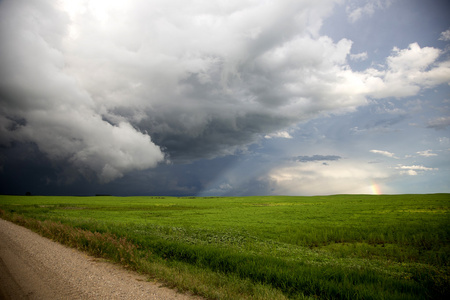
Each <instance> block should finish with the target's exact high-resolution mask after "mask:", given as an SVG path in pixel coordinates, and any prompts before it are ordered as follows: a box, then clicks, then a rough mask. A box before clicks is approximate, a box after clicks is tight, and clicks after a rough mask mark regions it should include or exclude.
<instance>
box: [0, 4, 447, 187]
mask: <svg viewBox="0 0 450 300" xmlns="http://www.w3.org/2000/svg"><path fill="white" fill-rule="evenodd" d="M391 2H394V1H333V0H325V1H309V0H301V1H298V0H295V1H294V0H292V1H290V0H284V1H251V0H249V1H195V2H188V1H157V0H154V1H153V0H152V1H148V0H145V1H144V0H129V1H88V0H85V1H68V0H67V1H46V0H39V1H36V0H21V1H12V0H4V1H2V2H0V78H1V81H0V92H1V93H0V101H1V107H0V132H1V136H0V144H1V146H2V147H5V148H11V147H16V145H17V144H22V145H24V144H30V143H31V144H33V145H36V146H37V149H38V150H39V152H40V153H42V154H43V155H44V156H45V157H46V158H47V159H48V160H49V161H50V162H51V163H52V164H54V165H55V166H59V167H57V168H56V169H58V170H59V171H58V172H59V173H58V174H59V175H58V176H66V177H67V176H68V177H70V178H71V179H70V180H76V179H74V178H78V177H79V176H82V178H87V179H88V180H89V181H93V180H94V179H95V180H94V181H97V182H100V183H108V182H112V181H114V180H117V179H119V178H121V177H124V176H125V177H126V176H127V174H129V173H130V172H131V173H133V172H135V171H139V170H141V171H143V170H148V169H152V168H158V166H159V168H163V167H161V164H162V163H169V165H167V166H166V167H165V168H170V165H172V166H173V165H179V164H184V163H194V164H195V162H196V161H199V160H204V159H209V160H214V159H218V158H221V157H227V156H229V155H234V156H236V155H245V156H246V157H247V158H246V159H250V158H251V157H252V155H253V157H255V156H258V157H259V156H260V155H268V154H267V153H268V152H267V151H269V150H266V148H265V145H266V143H273V144H274V145H275V143H281V141H282V140H283V141H290V142H291V143H292V144H290V146H288V147H287V148H289V149H288V150H286V149H284V150H283V151H281V150H277V151H278V152H277V153H275V154H274V153H272V154H271V156H270V157H271V158H270V159H269V160H268V161H267V162H266V167H265V168H263V169H261V170H260V173H259V174H253V175H252V176H253V177H252V178H250V177H249V178H246V179H245V180H254V181H255V180H256V181H258V182H260V183H264V184H266V185H268V186H272V191H271V192H273V193H279V194H283V193H290V194H317V193H337V192H338V193H350V192H367V193H370V192H371V190H370V189H371V186H373V180H375V179H376V180H386V181H388V179H389V178H392V177H393V176H396V174H397V175H401V174H404V172H409V173H408V174H409V175H417V174H418V172H420V171H428V170H434V168H426V167H423V169H420V168H416V167H417V166H418V165H410V167H408V168H406V167H405V166H402V167H398V166H396V165H392V166H387V165H383V164H368V163H365V164H364V163H363V162H362V161H364V159H361V158H358V159H353V158H351V157H346V156H347V155H350V154H352V155H354V153H350V152H352V151H350V152H348V151H347V152H348V153H347V152H346V151H342V150H338V148H340V147H341V145H340V144H339V142H336V143H337V144H335V145H328V149H326V150H327V151H325V152H324V151H323V150H322V151H320V152H316V153H319V154H321V155H332V154H335V153H338V154H339V155H341V156H343V157H344V156H345V157H346V158H344V159H342V160H339V161H333V162H329V163H325V164H324V163H321V162H319V161H314V162H308V163H301V162H296V164H297V165H296V166H289V167H288V166H285V165H284V163H283V160H282V159H281V158H282V157H283V156H289V155H292V156H298V155H308V154H314V153H311V152H309V153H308V152H305V153H301V152H296V151H294V149H301V147H309V150H308V151H318V149H313V148H314V147H312V145H313V144H314V143H316V145H318V143H322V142H319V141H321V140H323V139H328V140H329V138H330V137H329V136H327V135H326V134H323V132H322V133H321V132H316V133H315V134H314V140H315V141H314V142H313V143H312V144H311V143H309V144H308V143H307V142H306V141H305V140H302V139H298V138H297V139H296V138H295V136H296V135H295V132H301V130H302V128H308V126H306V125H305V126H304V124H308V122H314V120H326V119H328V120H331V119H333V118H342V116H348V118H351V117H352V115H354V114H358V113H361V111H363V110H364V109H367V108H371V107H373V106H374V105H380V107H381V105H384V112H387V111H390V112H391V113H392V114H393V115H397V116H399V118H401V116H405V115H407V114H408V113H409V112H412V111H414V109H416V111H419V110H420V108H418V107H419V106H422V107H423V106H425V105H427V101H428V103H429V102H430V101H434V100H430V99H425V98H424V97H423V96H422V95H423V94H424V93H430V92H431V91H433V89H438V90H439V91H441V92H440V93H441V94H442V93H443V92H442V89H444V90H446V91H448V84H449V83H450V59H449V56H448V44H445V43H443V42H447V41H448V40H449V39H448V28H449V27H448V26H446V27H444V28H440V29H439V34H438V35H436V37H435V41H441V43H443V44H442V46H441V47H440V48H439V47H437V46H436V45H420V43H419V42H418V41H417V40H410V41H408V44H406V45H404V46H402V47H400V46H398V45H397V44H391V45H389V44H387V45H383V46H384V47H385V48H388V49H390V54H388V55H387V56H386V57H384V58H383V59H381V61H380V60H378V61H377V63H374V61H373V59H374V58H373V55H374V53H375V52H376V51H375V50H376V49H375V50H374V49H373V48H371V49H362V50H361V49H358V50H353V47H354V43H355V41H353V40H351V39H350V38H347V37H344V38H337V39H336V38H334V37H332V36H331V35H328V34H327V33H326V32H323V25H324V23H325V22H326V21H327V19H328V18H330V17H331V16H332V15H333V14H334V13H335V11H337V10H339V9H343V10H344V11H345V13H346V15H347V18H346V20H345V21H344V22H347V24H349V26H354V24H360V23H362V22H364V19H367V18H375V15H376V14H377V13H384V12H386V11H388V10H389V9H394V8H392V7H393V6H394V4H395V3H391ZM355 26H357V25H355ZM358 47H360V46H358ZM371 61H372V63H370V62H371ZM359 63H360V64H361V65H358V64H359ZM363 64H365V66H363ZM444 93H445V92H444ZM414 97H415V98H414ZM447 97H448V98H447V99H449V98H450V96H449V95H448V93H447ZM401 100H404V102H403V103H409V104H402V105H397V104H393V103H396V102H395V101H401ZM441 100H444V99H441ZM414 101H416V102H414ZM382 103H387V104H382ZM389 103H390V104H389ZM414 103H415V104H414ZM433 103H434V102H433ZM447 103H448V102H447ZM389 105H390V106H391V107H388V106H389ZM414 105H415V106H414ZM433 105H435V106H440V107H441V111H442V107H444V105H443V104H442V103H441V102H440V103H439V104H433ZM447 107H448V105H447ZM417 109H419V110H417ZM445 109H447V108H445ZM380 115H381V114H380ZM423 117H425V116H423ZM426 117H427V118H428V119H426V120H420V121H421V122H422V124H425V125H420V126H422V127H427V129H426V130H429V131H430V130H440V131H441V132H442V134H441V135H440V136H439V138H441V139H445V138H448V127H449V125H450V123H449V122H448V120H449V118H448V116H447V115H438V114H430V115H427V116H426ZM340 122H341V121H340ZM379 122H384V121H383V120H381V119H380V120H379ZM375 124H376V121H375ZM350 128H354V132H359V133H361V134H362V133H363V132H365V133H368V132H371V131H370V130H372V129H373V128H378V129H380V128H379V127H377V126H372V127H371V128H365V129H362V127H359V126H358V125H357V124H356V123H355V124H352V126H350ZM383 128H384V130H389V127H383ZM378 129H377V130H378ZM303 130H304V129H303ZM319 131H320V130H319ZM264 137H265V139H264ZM435 140H437V137H436V139H435ZM385 143H386V142H385ZM255 145H260V147H261V148H260V150H252V149H253V148H252V147H255ZM267 145H269V144H267ZM269 146H270V145H269ZM347 146H349V145H348V144H347ZM381 146H383V147H381ZM386 146H387V147H386ZM367 147H368V149H361V152H360V153H368V152H369V150H370V149H373V148H375V147H376V145H373V146H371V147H370V148H369V145H367ZM397 147H398V146H397ZM423 147H426V148H425V149H429V148H430V147H428V144H427V145H424V146H423ZM423 147H422V148H421V149H417V150H416V151H410V152H411V153H417V154H418V155H416V156H419V157H423V158H436V157H433V156H438V154H437V152H435V150H439V149H434V148H433V149H429V150H423ZM380 148H381V149H382V148H388V149H394V147H392V148H391V147H389V145H387V144H384V145H380ZM267 149H268V148H267ZM278 149H279V148H278ZM397 149H398V148H397ZM420 151H422V152H420ZM439 151H444V150H443V149H440V150H439ZM266 152H267V153H266ZM344 152H345V153H344ZM370 152H372V153H373V154H379V155H381V156H384V157H388V158H389V157H390V158H396V157H395V156H394V154H393V153H391V152H388V151H384V150H370ZM395 152H399V151H397V150H395ZM433 154H434V155H433ZM441 154H442V155H445V154H444V153H443V152H442V153H441V152H439V155H441ZM447 154H448V153H447ZM405 155H407V154H405ZM4 156H6V154H5V155H4ZM399 157H400V156H399ZM402 157H403V156H402ZM280 159H281V160H280ZM370 159H373V158H370V156H368V158H367V160H368V161H369V160H370ZM252 161H253V163H254V164H256V160H252ZM247 163H249V162H247ZM405 163H408V162H405ZM244 165H245V164H244ZM361 166H364V167H361ZM404 167H405V168H404ZM238 170H239V168H236V171H235V173H233V175H228V176H226V177H224V178H223V179H221V180H222V181H221V180H220V179H217V182H216V183H217V187H219V188H217V187H216V188H214V187H212V188H209V190H210V191H212V190H216V191H218V190H227V191H230V190H234V191H235V192H236V193H238V192H237V191H238V187H237V186H235V182H237V181H238V180H236V178H237V177H239V176H238V175H237V173H238ZM396 171H397V173H396ZM168 172H169V173H168V174H170V171H168ZM412 173H415V174H412ZM168 176H170V175H168ZM198 176H199V178H200V177H202V176H201V175H198ZM240 176H241V175H240ZM167 180H168V181H170V180H169V179H167ZM371 180H372V181H371ZM199 182H204V180H203V179H199ZM299 182H303V184H302V185H299ZM305 182H308V184H306V185H307V186H308V187H307V188H305V187H304V186H305V184H304V183H305ZM324 182H327V183H329V184H328V185H327V188H326V189H325V190H321V188H323V186H324V185H323V183H324ZM233 183H234V184H233ZM202 184H203V183H202ZM202 184H200V183H197V189H198V190H197V192H199V191H201V190H203V192H204V190H205V189H206V186H208V185H210V183H208V184H206V185H205V184H203V185H204V186H200V185H202ZM180 185H181V183H180V180H178V181H177V182H174V183H171V184H170V185H168V187H167V189H169V188H175V189H180V190H182V189H183V188H187V187H181V186H180ZM273 186H274V187H273ZM299 186H303V187H302V188H299ZM220 187H227V189H224V188H220ZM194 190H195V189H194ZM283 191H284V192H283ZM392 191H394V192H395V189H392ZM254 192H256V191H254ZM264 192H265V193H267V192H268V191H267V190H264Z"/></svg>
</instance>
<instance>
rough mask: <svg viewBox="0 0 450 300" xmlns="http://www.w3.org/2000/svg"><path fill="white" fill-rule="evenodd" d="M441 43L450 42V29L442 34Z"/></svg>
mask: <svg viewBox="0 0 450 300" xmlns="http://www.w3.org/2000/svg"><path fill="white" fill-rule="evenodd" d="M439 40H440V41H450V29H448V30H446V31H444V32H441V36H440V37H439Z"/></svg>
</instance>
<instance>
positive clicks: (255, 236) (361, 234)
mask: <svg viewBox="0 0 450 300" xmlns="http://www.w3.org/2000/svg"><path fill="white" fill-rule="evenodd" d="M0 209H1V210H2V211H1V212H0V216H2V217H3V218H5V219H9V220H13V221H15V222H17V223H19V224H22V225H25V226H28V227H31V228H33V229H35V230H37V231H39V232H41V233H42V234H45V235H47V236H49V235H50V236H54V238H55V239H57V240H60V241H62V242H65V243H67V244H73V245H74V246H76V247H78V248H83V249H84V248H86V249H87V248H88V246H86V247H85V246H84V244H83V243H88V242H85V241H84V240H83V241H84V242H80V243H81V245H80V244H76V245H75V244H74V242H70V237H64V234H65V235H67V236H69V235H70V233H65V232H66V231H65V230H66V229H58V230H56V229H53V231H51V230H45V229H42V228H43V227H45V226H50V225H49V224H59V223H61V224H60V225H58V226H60V227H58V228H67V227H70V228H72V227H74V228H77V230H78V232H84V233H85V232H87V231H90V232H96V234H98V236H100V235H101V234H105V235H106V234H107V235H108V236H111V237H114V238H117V239H120V238H122V240H123V241H125V240H126V241H127V242H128V243H130V244H131V245H133V246H130V247H134V246H135V248H133V249H134V250H133V251H135V255H136V257H135V258H132V259H128V260H126V259H124V258H121V259H115V260H116V261H119V262H120V261H122V263H123V264H126V265H127V266H128V267H130V268H133V269H136V270H138V271H141V272H146V273H148V274H149V276H151V277H153V278H158V279H159V280H164V281H165V282H166V283H167V284H168V285H171V286H175V287H178V288H179V289H181V290H189V291H190V292H192V293H195V294H199V295H202V296H204V297H207V298H217V299H227V298H228V299H243V298H248V299H252V298H253V299H258V298H259V299H264V298H267V299H275V298H278V299H283V298H289V299H303V298H313V299H316V298H319V299H446V298H448V296H449V290H450V289H449V286H450V280H449V275H450V273H449V270H450V268H449V254H450V234H449V233H450V226H449V225H450V194H430V195H380V196H371V195H334V196H316V197H285V196H274V197H270V196H268V197H241V198H239V197H225V198H195V197H187V198H172V197H40V196H0ZM30 219H36V220H39V221H40V222H38V223H36V222H35V223H33V222H31V221H26V220H30ZM44 220H47V222H46V223H44V222H43V221H44ZM50 221H52V222H50ZM33 224H34V225H33ZM46 224H47V225H46ZM52 226H53V225H52ZM55 226H56V225H55ZM55 230H56V231H55ZM72 235H74V234H73V233H72ZM99 245H100V244H99ZM102 245H103V244H101V245H100V246H98V245H97V246H96V247H100V248H101V247H106V246H102ZM119 246H120V245H119ZM120 247H122V246H120ZM107 248H108V247H106V248H105V250H102V249H100V250H94V251H92V250H91V252H94V254H97V255H99V256H103V257H105V258H114V257H109V256H108V253H109V251H110V250H108V249H109V248H108V249H107ZM96 251H97V252H96ZM130 251H131V250H130ZM152 266H153V267H152ZM154 266H160V267H159V268H156V267H154ZM194 277H195V279H194Z"/></svg>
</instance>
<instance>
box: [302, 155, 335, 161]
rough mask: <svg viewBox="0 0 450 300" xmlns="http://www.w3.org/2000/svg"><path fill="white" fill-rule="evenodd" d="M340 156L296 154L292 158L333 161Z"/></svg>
mask: <svg viewBox="0 0 450 300" xmlns="http://www.w3.org/2000/svg"><path fill="white" fill-rule="evenodd" d="M341 158H342V157H340V156H337V155H313V156H297V157H294V158H293V159H294V160H295V161H298V162H309V161H333V160H340V159H341Z"/></svg>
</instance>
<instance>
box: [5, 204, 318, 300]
mask: <svg viewBox="0 0 450 300" xmlns="http://www.w3.org/2000/svg"><path fill="white" fill-rule="evenodd" d="M0 217H1V218H3V219H5V220H8V221H11V222H13V223H15V224H17V225H20V226H23V227H26V228H28V229H31V230H32V231H34V232H36V233H39V234H40V235H42V236H44V237H47V238H50V239H52V240H54V241H56V242H59V243H61V244H64V245H66V246H69V247H72V248H76V249H78V250H81V251H84V252H86V253H88V254H90V255H92V256H95V257H99V258H104V259H107V260H110V261H112V262H114V263H119V264H121V265H122V266H124V267H126V268H127V269H130V270H133V271H137V272H139V273H141V274H145V275H147V276H148V277H149V280H157V281H160V282H162V283H163V284H164V285H165V286H168V287H171V288H175V289H177V290H178V291H180V292H190V293H192V294H194V295H199V296H202V297H205V298H209V299H254V300H257V299H274V300H275V299H279V300H282V299H287V298H286V297H285V295H283V293H282V292H280V291H278V290H276V289H274V288H272V287H270V286H267V285H263V284H255V283H254V282H252V281H251V280H242V279H240V278H237V277H236V276H233V275H228V274H224V273H220V272H214V271H211V270H208V269H203V268H199V267H195V266H192V265H189V264H186V263H182V262H177V261H173V260H169V261H167V260H164V259H161V258H159V257H157V256H154V255H152V253H151V252H148V251H147V250H145V249H139V247H138V246H137V245H135V244H133V243H132V242H130V241H129V240H128V239H126V238H124V237H117V236H116V235H114V234H110V233H100V232H92V231H89V230H84V229H80V228H74V227H71V226H70V225H66V224H62V223H60V222H55V221H49V220H45V221H40V220H36V219H32V218H26V217H24V216H22V215H19V214H15V213H7V212H5V211H4V210H1V209H0ZM299 299H311V298H310V297H305V296H302V297H299Z"/></svg>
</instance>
